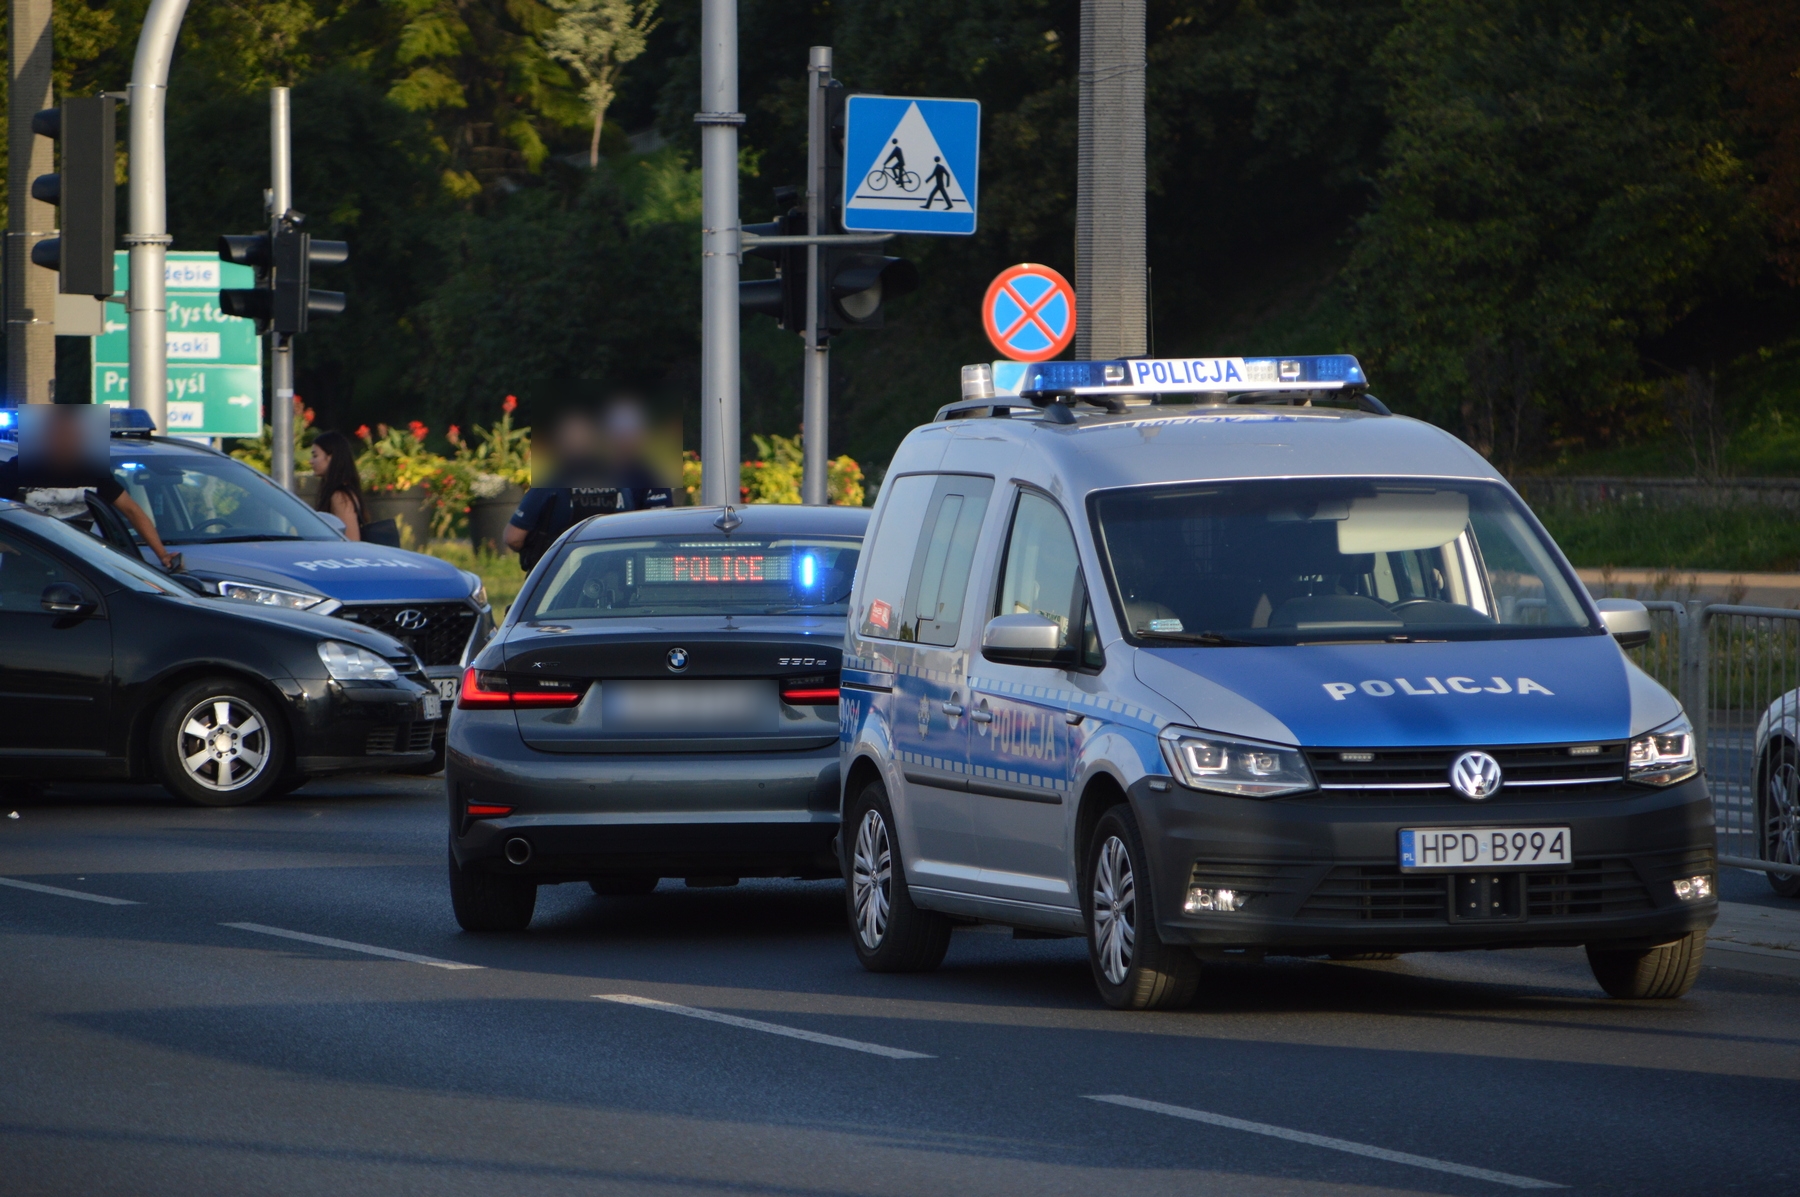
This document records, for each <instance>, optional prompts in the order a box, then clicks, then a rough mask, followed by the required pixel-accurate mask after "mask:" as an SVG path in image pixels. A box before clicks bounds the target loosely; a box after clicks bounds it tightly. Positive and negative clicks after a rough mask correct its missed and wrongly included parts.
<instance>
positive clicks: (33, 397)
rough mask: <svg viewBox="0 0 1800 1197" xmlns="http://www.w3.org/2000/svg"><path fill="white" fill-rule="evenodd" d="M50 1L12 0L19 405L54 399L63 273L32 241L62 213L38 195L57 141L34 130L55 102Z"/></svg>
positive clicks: (9, 312) (10, 226) (13, 308)
mask: <svg viewBox="0 0 1800 1197" xmlns="http://www.w3.org/2000/svg"><path fill="white" fill-rule="evenodd" d="M50 8H51V4H50V0H12V4H11V12H10V17H11V24H12V38H11V42H12V45H11V46H10V47H9V48H10V49H11V51H12V75H11V87H10V91H9V95H10V107H9V109H8V116H7V123H8V126H9V137H8V144H9V145H10V146H11V155H10V157H9V159H8V171H7V183H8V194H9V195H10V196H11V198H12V203H11V206H10V210H9V211H8V213H7V221H8V223H7V234H6V393H7V396H8V397H9V398H10V399H11V400H12V401H13V402H14V403H48V402H50V400H51V395H50V388H51V385H52V384H53V382H54V378H53V376H54V375H55V373H56V339H55V333H56V326H55V315H56V278H55V276H53V275H51V274H50V273H49V272H48V271H43V270H37V269H33V268H32V265H31V250H32V247H33V246H34V245H35V244H36V243H37V242H39V241H41V240H43V239H44V238H45V237H48V236H50V235H51V233H50V230H51V228H52V227H53V226H54V224H55V222H56V217H57V211H56V209H55V208H53V207H51V206H50V205H49V204H46V203H42V202H40V201H38V200H36V199H33V198H32V196H31V181H32V179H34V178H36V177H38V176H39V175H44V174H48V173H50V172H51V171H52V170H54V169H55V166H54V165H53V163H52V161H51V151H52V146H51V143H50V142H48V141H42V142H40V141H39V139H38V135H37V134H36V133H35V132H33V131H32V127H31V118H32V114H33V113H35V112H37V111H38V109H40V108H48V107H50Z"/></svg>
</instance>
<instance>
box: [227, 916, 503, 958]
mask: <svg viewBox="0 0 1800 1197" xmlns="http://www.w3.org/2000/svg"><path fill="white" fill-rule="evenodd" d="M219 926H221V927H235V928H237V929H238V930H239V931H254V932H256V933H257V934H258V935H276V936H280V937H281V938H282V939H297V940H299V941H300V942H301V943H316V944H318V945H319V946H320V947H325V948H342V949H343V950H344V951H346V952H361V953H363V954H364V955H366V956H385V957H387V958H388V959H389V960H405V961H407V962H408V963H411V964H429V965H430V966H431V967H432V968H481V967H483V966H482V965H479V964H458V963H457V962H456V961H454V960H439V959H438V958H437V957H436V956H420V955H417V954H416V953H413V952H396V951H395V950H394V949H393V948H378V947H376V946H374V945H373V944H366V943H351V942H350V941H349V940H347V939H332V938H331V937H330V936H327V935H308V934H307V933H306V932H304V931H285V930H283V929H282V928H280V927H265V926H263V925H262V924H261V923H220V924H219Z"/></svg>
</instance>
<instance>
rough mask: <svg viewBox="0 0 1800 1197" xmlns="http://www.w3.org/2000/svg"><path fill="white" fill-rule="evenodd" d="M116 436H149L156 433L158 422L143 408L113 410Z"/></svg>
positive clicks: (116, 408) (113, 427)
mask: <svg viewBox="0 0 1800 1197" xmlns="http://www.w3.org/2000/svg"><path fill="white" fill-rule="evenodd" d="M111 410H112V434H113V435H114V436H149V435H150V434H151V433H153V432H155V431H156V421H154V420H152V419H151V418H150V413H149V412H147V411H145V410H144V409H143V408H141V407H115V408H112V409H111Z"/></svg>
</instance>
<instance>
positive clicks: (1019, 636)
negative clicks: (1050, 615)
mask: <svg viewBox="0 0 1800 1197" xmlns="http://www.w3.org/2000/svg"><path fill="white" fill-rule="evenodd" d="M1061 640H1062V625H1061V624H1059V623H1057V622H1056V621H1055V620H1052V619H1045V618H1044V617H1043V616H1042V615H1030V614H1024V615H1000V616H996V617H995V618H993V619H990V620H988V625H987V628H986V629H985V630H984V631H983V632H982V633H981V655H982V656H984V657H986V658H987V659H988V660H990V661H998V662H1000V663H1001V664H1004V665H1066V664H1069V663H1070V662H1072V661H1073V660H1074V654H1073V653H1072V652H1071V651H1070V650H1069V649H1068V648H1066V647H1063V646H1062V645H1061V643H1060V642H1061Z"/></svg>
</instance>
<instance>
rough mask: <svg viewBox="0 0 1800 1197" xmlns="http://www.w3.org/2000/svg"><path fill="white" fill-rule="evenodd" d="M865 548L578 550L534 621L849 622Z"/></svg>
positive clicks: (647, 543)
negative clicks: (809, 618)
mask: <svg viewBox="0 0 1800 1197" xmlns="http://www.w3.org/2000/svg"><path fill="white" fill-rule="evenodd" d="M861 551H862V542H861V541H859V540H853V539H850V540H846V539H839V538H835V537H818V538H781V537H777V538H768V537H764V538H741V537H706V536H669V537H655V538H645V539H641V540H609V541H600V542H598V543H595V542H588V543H579V544H575V545H572V546H570V547H569V548H568V549H567V550H566V551H565V553H564V555H563V559H562V560H561V561H559V562H557V564H556V568H555V572H554V573H553V574H552V575H551V578H550V581H549V583H548V584H547V585H546V586H544V587H543V588H542V589H541V590H540V591H539V592H538V595H537V598H536V601H535V604H534V605H533V607H532V610H531V614H530V616H529V617H528V618H531V619H621V618H639V619H642V618H646V617H651V616H664V615H726V614H730V615H781V614H789V613H793V614H807V615H843V614H844V613H845V612H846V611H847V610H848V609H849V606H848V604H849V599H850V584H851V583H852V582H853V581H854V580H855V578H856V559H857V557H858V556H859V555H860V554H861Z"/></svg>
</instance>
